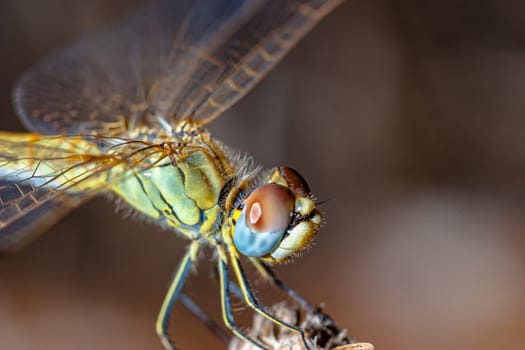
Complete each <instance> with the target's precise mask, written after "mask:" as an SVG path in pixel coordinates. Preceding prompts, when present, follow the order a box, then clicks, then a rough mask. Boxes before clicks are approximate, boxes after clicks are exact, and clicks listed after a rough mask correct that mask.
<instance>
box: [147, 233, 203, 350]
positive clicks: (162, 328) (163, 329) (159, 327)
mask: <svg viewBox="0 0 525 350" xmlns="http://www.w3.org/2000/svg"><path fill="white" fill-rule="evenodd" d="M199 245H200V243H199V242H197V241H193V242H192V243H191V245H190V246H189V248H188V250H187V251H186V254H184V257H183V258H182V260H181V262H180V264H179V266H178V268H177V271H176V273H175V276H174V277H173V280H172V282H171V284H170V287H169V289H168V293H167V294H166V297H165V298H164V302H163V303H162V307H161V309H160V313H159V316H158V318H157V324H156V331H157V334H158V335H159V337H160V340H161V341H162V344H163V345H164V347H165V348H166V349H167V350H174V349H175V346H174V345H173V343H172V342H171V340H170V338H169V336H168V326H169V320H170V314H171V310H172V309H173V305H174V304H175V301H176V300H177V297H178V296H179V295H180V292H181V290H182V286H183V285H184V281H185V280H186V277H187V276H188V272H189V271H190V268H191V265H192V263H193V262H194V261H195V260H196V259H197V253H198V252H199ZM190 311H191V310H190Z"/></svg>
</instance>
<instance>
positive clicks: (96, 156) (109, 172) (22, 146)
mask: <svg viewBox="0 0 525 350" xmlns="http://www.w3.org/2000/svg"><path fill="white" fill-rule="evenodd" d="M162 156H163V153H162V147H161V146H157V145H150V144H147V143H143V142H139V141H129V140H124V139H120V138H110V137H102V136H92V135H80V136H47V137H46V136H41V135H37V134H17V133H7V132H0V252H2V251H7V250H12V249H15V248H17V247H18V246H19V245H23V244H24V243H25V242H27V241H28V240H30V239H31V238H32V237H34V235H36V234H37V233H38V232H41V231H43V230H44V229H45V228H46V227H48V226H50V225H52V224H53V223H54V222H56V221H57V220H58V219H59V218H60V217H62V216H63V215H65V214H67V213H68V212H69V211H70V210H71V209H73V208H75V207H77V206H79V205H80V204H82V203H83V202H85V201H86V200H87V199H89V198H91V197H92V196H94V195H96V194H97V193H100V192H107V191H110V190H111V188H112V185H113V184H114V183H116V182H118V181H120V180H122V179H123V178H124V177H125V176H127V175H130V174H132V172H130V171H129V169H143V170H145V169H148V167H151V166H154V165H155V164H156V163H153V164H152V163H151V159H153V160H154V161H155V160H157V161H160V160H161V159H162V158H161V157H162ZM151 164H152V165H151ZM134 171H140V170H134Z"/></svg>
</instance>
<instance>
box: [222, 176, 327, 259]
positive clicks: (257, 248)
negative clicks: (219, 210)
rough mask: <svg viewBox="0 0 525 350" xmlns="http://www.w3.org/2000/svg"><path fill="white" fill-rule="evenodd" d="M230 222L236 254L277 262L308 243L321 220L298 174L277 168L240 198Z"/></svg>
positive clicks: (306, 187) (306, 186) (293, 253)
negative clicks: (240, 200)
mask: <svg viewBox="0 0 525 350" xmlns="http://www.w3.org/2000/svg"><path fill="white" fill-rule="evenodd" d="M232 221H233V227H234V229H233V243H234V245H235V247H236V248H237V249H238V250H239V252H240V253H242V254H243V255H246V256H250V257H257V258H261V259H263V260H265V261H268V262H281V261H283V260H285V259H287V258H289V257H291V256H293V255H296V254H297V253H298V252H300V251H301V250H302V249H303V248H305V247H307V246H308V244H309V243H310V242H311V241H312V239H313V238H314V237H315V235H316V234H317V232H318V230H319V227H320V225H321V222H322V219H321V214H320V212H319V211H318V210H317V209H316V208H315V203H314V201H313V199H312V196H311V194H310V192H309V189H308V185H307V184H306V181H305V180H304V179H303V178H302V176H300V175H299V173H297V172H296V171H295V170H293V169H291V168H288V167H279V168H277V169H275V170H274V171H273V173H271V176H270V178H269V180H268V182H267V183H266V184H263V185H261V186H259V187H257V188H255V189H254V190H253V191H252V192H251V193H249V194H248V195H247V196H246V198H244V200H243V201H242V202H241V203H240V205H239V206H238V207H237V208H236V209H235V210H234V212H233V215H232Z"/></svg>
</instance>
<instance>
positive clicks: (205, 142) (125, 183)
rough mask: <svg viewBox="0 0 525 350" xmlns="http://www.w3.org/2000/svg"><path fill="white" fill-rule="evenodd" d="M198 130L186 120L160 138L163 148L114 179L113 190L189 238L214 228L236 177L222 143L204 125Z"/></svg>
mask: <svg viewBox="0 0 525 350" xmlns="http://www.w3.org/2000/svg"><path fill="white" fill-rule="evenodd" d="M195 131H196V130H195V129H193V128H192V127H191V126H190V127H189V126H188V125H187V124H186V125H183V126H182V127H180V128H179V129H178V132H176V133H175V135H176V137H174V138H170V139H169V141H166V142H163V143H161V146H162V150H163V151H162V152H160V153H157V154H155V155H153V156H151V157H150V159H148V160H144V161H142V162H141V163H140V167H129V168H128V170H126V172H127V173H126V174H125V175H124V176H122V174H121V173H120V174H118V177H119V178H120V180H118V181H115V182H113V181H111V183H113V185H112V190H113V191H114V192H115V193H116V194H117V195H118V196H119V197H121V198H122V199H123V200H124V201H125V202H127V203H128V204H129V205H130V206H132V207H133V208H135V209H136V210H137V211H139V212H141V213H143V214H145V215H146V216H147V217H149V218H152V219H154V220H155V221H157V222H160V223H164V224H167V225H169V226H172V227H174V228H176V229H177V230H178V231H180V232H181V233H183V234H185V235H187V236H189V237H191V238H195V235H196V234H197V235H198V234H203V235H206V234H210V233H213V228H214V224H215V223H216V222H217V220H218V219H219V218H220V204H219V200H220V196H221V191H222V190H223V188H224V186H225V184H226V182H227V179H228V178H231V177H232V169H231V167H230V164H229V160H228V158H227V157H226V155H225V154H224V152H223V150H222V148H221V146H220V145H218V144H217V143H216V142H215V141H214V140H213V139H212V138H211V137H210V135H209V133H207V132H206V131H204V130H199V131H198V132H195ZM115 171H119V170H115ZM110 176H111V174H110Z"/></svg>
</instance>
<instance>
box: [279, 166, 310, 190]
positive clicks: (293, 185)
mask: <svg viewBox="0 0 525 350" xmlns="http://www.w3.org/2000/svg"><path fill="white" fill-rule="evenodd" d="M279 172H280V173H281V176H282V177H284V179H285V180H286V183H288V186H289V188H290V190H291V191H292V192H293V193H294V194H296V195H297V196H301V197H306V196H307V195H308V194H309V193H310V188H309V187H308V184H307V183H306V180H305V179H304V178H303V177H302V176H301V174H299V173H298V172H297V171H295V170H294V169H292V168H288V167H285V166H282V167H279Z"/></svg>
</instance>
